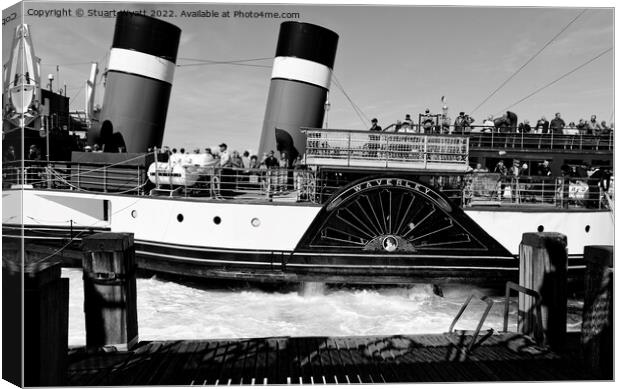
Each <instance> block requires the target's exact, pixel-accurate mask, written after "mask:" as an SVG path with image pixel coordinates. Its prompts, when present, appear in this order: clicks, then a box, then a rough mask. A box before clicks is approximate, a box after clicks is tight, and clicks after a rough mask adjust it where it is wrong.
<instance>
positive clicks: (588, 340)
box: [581, 246, 614, 380]
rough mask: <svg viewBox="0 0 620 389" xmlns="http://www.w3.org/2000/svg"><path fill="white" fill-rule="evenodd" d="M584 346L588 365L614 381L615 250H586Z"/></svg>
mask: <svg viewBox="0 0 620 389" xmlns="http://www.w3.org/2000/svg"><path fill="white" fill-rule="evenodd" d="M584 258H585V262H586V272H585V296H584V301H583V322H582V327H581V346H582V350H583V357H584V363H585V364H586V366H587V367H588V368H590V369H591V371H592V373H593V374H595V375H596V376H597V377H600V378H601V379H609V380H611V379H613V363H614V362H613V361H614V356H613V351H614V350H613V344H614V342H613V328H614V323H613V317H614V314H613V306H614V305H613V296H614V292H613V268H614V249H613V246H586V247H585V248H584Z"/></svg>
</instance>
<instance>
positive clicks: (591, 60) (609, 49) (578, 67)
mask: <svg viewBox="0 0 620 389" xmlns="http://www.w3.org/2000/svg"><path fill="white" fill-rule="evenodd" d="M613 49H614V48H613V47H610V48H608V49H607V50H605V51H603V52H602V53H600V54H598V55H597V56H595V57H593V58H591V59H589V60H588V61H586V62H584V63H582V64H581V65H579V66H577V67H576V68H574V69H573V70H571V71H569V72H567V73H564V74H563V75H561V76H560V77H558V78H556V79H555V80H553V81H551V82H550V83H548V84H545V85H543V86H542V87H540V88H538V89H536V90H535V91H534V92H532V93H530V94H529V95H527V96H525V97H523V98H522V99H520V100H518V101H516V102H514V103H512V104H511V105H509V106H508V107H506V108H504V109H502V111H501V112H504V111H506V110H508V109H510V108H512V107H514V106H515V105H517V104H519V103H522V102H523V101H525V100H527V99H529V98H530V97H532V96H534V95H535V94H537V93H538V92H540V91H542V90H543V89H546V88H548V87H550V86H551V85H553V84H555V83H556V82H558V81H560V80H561V79H563V78H565V77H567V76H569V75H571V74H573V73H575V72H576V71H577V70H579V69H581V68H583V67H584V66H586V65H588V64H590V63H591V62H594V61H596V60H597V59H599V58H600V57H602V56H603V55H605V54H607V53H609V52H610V51H612V50H613Z"/></svg>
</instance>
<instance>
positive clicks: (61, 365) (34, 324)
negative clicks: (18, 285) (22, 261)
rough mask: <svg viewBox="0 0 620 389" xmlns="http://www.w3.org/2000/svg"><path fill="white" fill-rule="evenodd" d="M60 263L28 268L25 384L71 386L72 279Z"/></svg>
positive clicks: (37, 264) (25, 276) (25, 320)
mask: <svg viewBox="0 0 620 389" xmlns="http://www.w3.org/2000/svg"><path fill="white" fill-rule="evenodd" d="M60 274H61V264H60V262H56V263H54V262H52V263H50V262H39V263H33V264H29V265H26V266H25V267H24V384H25V386H30V387H31V386H63V385H66V383H67V348H68V331H69V279H68V278H61V277H60Z"/></svg>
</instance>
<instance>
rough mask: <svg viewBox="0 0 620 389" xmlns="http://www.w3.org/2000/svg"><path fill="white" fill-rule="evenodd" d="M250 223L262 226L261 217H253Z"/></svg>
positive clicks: (254, 225)
mask: <svg viewBox="0 0 620 389" xmlns="http://www.w3.org/2000/svg"><path fill="white" fill-rule="evenodd" d="M250 223H252V226H253V227H258V226H260V219H259V218H257V217H255V218H253V219H252V220H251V221H250Z"/></svg>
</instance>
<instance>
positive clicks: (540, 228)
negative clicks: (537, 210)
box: [538, 224, 545, 232]
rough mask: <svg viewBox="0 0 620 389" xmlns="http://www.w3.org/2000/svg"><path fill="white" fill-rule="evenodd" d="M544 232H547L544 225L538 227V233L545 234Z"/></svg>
mask: <svg viewBox="0 0 620 389" xmlns="http://www.w3.org/2000/svg"><path fill="white" fill-rule="evenodd" d="M544 230H545V227H544V226H543V225H542V224H541V225H540V226H538V232H543V231H544Z"/></svg>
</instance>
